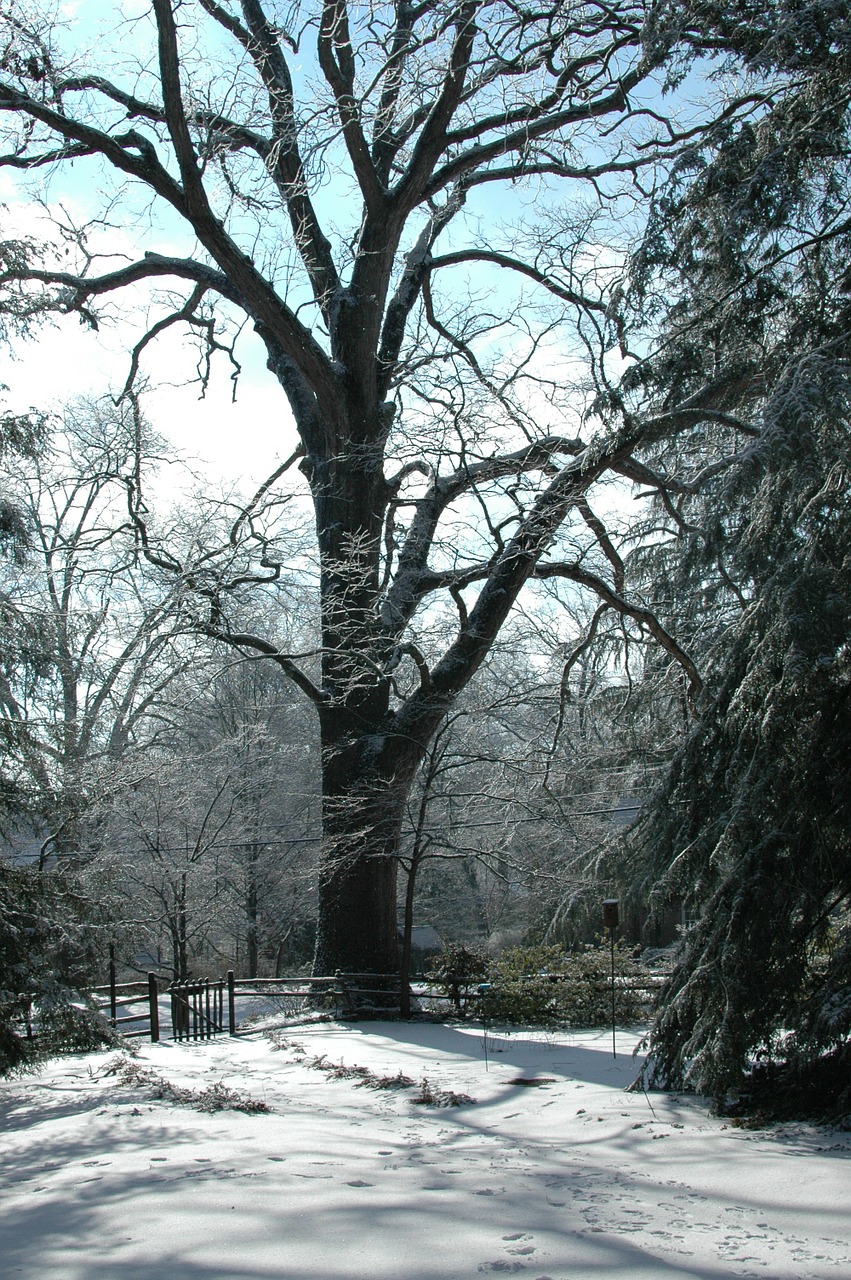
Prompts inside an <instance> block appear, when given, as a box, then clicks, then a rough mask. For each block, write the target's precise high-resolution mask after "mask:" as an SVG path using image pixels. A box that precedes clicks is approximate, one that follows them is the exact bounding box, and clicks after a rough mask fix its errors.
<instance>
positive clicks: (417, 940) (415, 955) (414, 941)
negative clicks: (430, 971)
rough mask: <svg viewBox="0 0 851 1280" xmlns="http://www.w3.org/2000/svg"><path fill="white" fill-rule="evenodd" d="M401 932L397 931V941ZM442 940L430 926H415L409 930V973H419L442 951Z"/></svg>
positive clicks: (400, 930)
mask: <svg viewBox="0 0 851 1280" xmlns="http://www.w3.org/2000/svg"><path fill="white" fill-rule="evenodd" d="M402 936H403V930H402V929H401V928H400V929H399V941H400V942H401V941H402ZM443 945H444V944H443V938H441V936H440V934H439V933H438V932H437V930H436V929H435V928H434V926H433V925H430V924H415V925H413V927H412V928H411V972H412V973H421V972H422V971H423V970H424V969H425V967H426V966H427V964H428V962H429V961H430V960H431V959H433V957H434V956H436V955H439V954H440V952H441V951H442V950H443Z"/></svg>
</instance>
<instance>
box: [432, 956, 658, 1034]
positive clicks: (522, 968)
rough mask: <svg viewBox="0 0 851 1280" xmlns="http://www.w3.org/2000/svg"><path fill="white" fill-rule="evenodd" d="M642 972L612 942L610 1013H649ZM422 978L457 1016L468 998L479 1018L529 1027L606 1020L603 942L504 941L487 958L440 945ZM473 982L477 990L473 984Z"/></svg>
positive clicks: (607, 969)
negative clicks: (506, 944) (574, 947)
mask: <svg viewBox="0 0 851 1280" xmlns="http://www.w3.org/2000/svg"><path fill="white" fill-rule="evenodd" d="M646 976H647V975H646V974H645V972H644V970H643V969H642V967H641V965H640V964H639V963H638V961H637V960H635V959H634V957H633V956H632V954H631V951H630V949H629V948H628V947H626V946H623V945H619V946H616V947H615V1018H616V1021H617V1022H619V1023H621V1024H625V1023H631V1022H638V1021H640V1020H641V1019H643V1018H644V1017H646V1016H647V1014H648V1012H649V1008H648V998H647V993H646V991H642V990H635V989H634V988H635V987H638V986H639V984H640V983H641V982H642V980H643V979H645V978H646ZM428 977H429V979H430V980H431V981H432V982H434V984H435V985H436V986H438V987H439V988H440V989H441V990H443V991H444V992H445V993H446V994H447V995H448V996H449V997H450V999H451V1000H452V1003H453V1005H454V1007H455V1009H456V1011H457V1012H458V1013H459V1014H460V1013H463V1012H465V1010H466V1009H467V1008H468V1007H469V1006H470V1005H471V1004H473V1002H474V1004H473V1007H474V1010H475V1016H476V1017H477V1018H481V1019H482V1021H484V1022H489V1023H498V1024H508V1025H510V1024H515V1025H523V1026H536V1027H557V1026H574V1027H602V1026H607V1025H608V1024H609V1023H610V1022H611V1018H612V996H611V953H610V950H609V946H608V944H605V945H604V944H597V945H589V946H586V947H584V948H582V950H580V951H576V952H573V953H570V954H565V953H564V952H562V951H561V949H560V948H559V947H545V946H533V947H511V948H509V949H508V950H507V951H503V952H501V953H500V954H499V955H498V956H495V957H493V958H490V959H489V958H487V957H485V956H483V955H481V954H480V953H477V952H474V951H470V950H468V949H467V948H466V947H463V946H460V945H454V946H451V947H448V948H447V949H446V951H444V953H443V955H442V956H440V957H439V958H438V961H437V963H436V964H435V965H434V968H433V970H432V972H431V973H430V974H429V975H428ZM480 986H481V990H479V988H480Z"/></svg>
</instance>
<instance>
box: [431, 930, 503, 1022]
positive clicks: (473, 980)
mask: <svg viewBox="0 0 851 1280" xmlns="http://www.w3.org/2000/svg"><path fill="white" fill-rule="evenodd" d="M489 963H490V962H489V960H488V957H487V956H486V955H485V954H484V952H482V951H476V950H474V949H473V948H471V947H465V946H464V944H463V943H461V942H450V943H449V944H448V945H447V946H445V947H444V948H443V950H442V951H441V953H440V955H438V956H435V957H434V959H433V960H432V962H431V968H430V969H429V971H428V972H427V973H426V975H425V976H426V981H427V982H430V983H432V984H433V986H435V987H437V989H438V990H439V991H442V992H443V994H444V995H447V996H449V999H450V1000H451V1001H452V1006H453V1008H454V1009H455V1012H456V1013H458V1014H462V1013H463V1012H464V1011H465V1009H466V1008H467V1003H468V1001H469V999H470V994H471V992H472V991H473V990H475V989H476V988H477V987H478V985H479V983H481V982H484V981H485V980H486V976H487V973H488V965H489Z"/></svg>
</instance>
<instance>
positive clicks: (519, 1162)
mask: <svg viewBox="0 0 851 1280" xmlns="http://www.w3.org/2000/svg"><path fill="white" fill-rule="evenodd" d="M280 1034H282V1035H283V1037H284V1038H285V1040H286V1044H285V1045H284V1047H282V1048H275V1047H274V1046H273V1043H272V1041H271V1040H270V1038H269V1037H268V1035H266V1034H264V1033H263V1032H262V1031H260V1030H255V1031H252V1032H251V1033H250V1034H248V1035H240V1036H239V1037H237V1038H235V1039H230V1038H228V1037H223V1038H220V1039H218V1040H216V1041H214V1042H212V1043H206V1044H203V1045H183V1046H177V1045H174V1044H172V1043H170V1042H166V1043H163V1044H159V1045H150V1044H144V1045H141V1046H140V1047H139V1058H138V1062H139V1063H140V1064H141V1066H142V1067H143V1068H145V1069H152V1070H154V1071H155V1072H156V1073H158V1074H159V1075H160V1076H163V1077H165V1078H166V1079H167V1080H169V1081H170V1082H172V1083H173V1084H175V1085H179V1086H186V1087H189V1088H192V1089H194V1090H203V1089H206V1088H209V1087H210V1086H211V1085H213V1084H215V1083H217V1082H221V1083H223V1084H224V1085H225V1086H227V1087H229V1088H231V1089H237V1090H239V1091H241V1092H244V1093H249V1094H250V1095H251V1096H252V1097H254V1098H256V1099H261V1100H263V1101H265V1102H266V1103H267V1104H268V1105H269V1106H270V1107H271V1108H273V1109H272V1110H271V1111H270V1112H268V1113H263V1114H245V1113H242V1112H238V1111H218V1112H214V1113H208V1112H202V1111H197V1110H194V1109H192V1108H191V1107H187V1106H178V1105H175V1104H174V1103H173V1102H168V1101H158V1100H155V1099H153V1098H152V1096H151V1094H150V1090H149V1089H146V1088H145V1087H144V1086H134V1085H132V1084H130V1083H127V1082H126V1080H125V1081H122V1079H121V1078H120V1076H116V1075H115V1074H110V1073H109V1072H108V1071H107V1070H106V1068H107V1067H108V1065H109V1064H110V1063H114V1062H115V1058H116V1055H115V1054H114V1053H104V1054H91V1055H87V1056H85V1057H76V1058H71V1059H63V1060H57V1061H54V1062H51V1063H49V1064H47V1065H46V1066H45V1067H44V1068H43V1069H42V1070H41V1071H40V1072H39V1074H38V1075H30V1076H23V1077H19V1078H17V1079H12V1080H7V1081H4V1082H2V1084H0V1126H2V1138H1V1139H0V1144H2V1154H1V1155H0V1276H2V1277H3V1280H7V1278H11V1277H28V1278H30V1280H271V1278H273V1277H274V1278H275V1280H337V1278H338V1277H339V1278H340V1280H348V1278H349V1277H357V1278H358V1280H385V1278H386V1280H391V1278H392V1280H468V1278H469V1280H473V1277H476V1278H477V1280H478V1278H479V1277H481V1276H486V1277H487V1276H489V1275H490V1276H498V1275H512V1274H515V1275H517V1276H519V1277H526V1280H651V1278H652V1280H686V1278H688V1280H710V1278H711V1280H716V1278H717V1277H721V1276H761V1277H766V1278H768V1280H787V1278H791V1277H799V1278H800V1280H822V1277H833V1278H835V1280H839V1278H842V1280H848V1278H849V1277H851V1196H850V1195H849V1193H851V1176H849V1175H851V1135H849V1134H846V1133H841V1132H838V1131H826V1130H823V1129H816V1128H810V1127H807V1126H804V1125H794V1126H791V1125H786V1126H782V1127H779V1128H777V1129H773V1130H768V1131H761V1132H758V1131H751V1130H746V1129H739V1128H735V1127H733V1126H731V1125H729V1124H728V1123H726V1122H724V1121H723V1120H720V1119H717V1118H714V1117H711V1116H709V1115H708V1113H707V1108H706V1106H705V1105H704V1104H703V1103H702V1102H701V1101H700V1100H698V1099H694V1098H686V1097H673V1096H666V1095H660V1094H651V1095H649V1096H646V1095H644V1094H642V1093H641V1092H638V1093H627V1092H626V1091H625V1090H626V1086H627V1085H628V1084H629V1083H630V1082H631V1081H632V1079H633V1078H634V1076H635V1073H636V1063H635V1061H634V1060H633V1058H632V1057H631V1050H632V1048H633V1047H634V1045H635V1043H636V1040H637V1038H638V1037H637V1036H636V1035H627V1034H625V1033H619V1036H618V1056H617V1058H616V1059H614V1058H613V1056H612V1047H611V1035H610V1033H606V1032H585V1033H571V1034H559V1035H550V1034H544V1033H535V1032H523V1033H520V1032H514V1033H512V1034H510V1035H509V1034H502V1033H494V1032H490V1033H489V1034H488V1036H487V1039H485V1036H484V1033H483V1032H482V1030H481V1029H480V1028H473V1027H460V1026H437V1025H426V1024H406V1023H398V1022H386V1023H361V1024H354V1025H341V1024H336V1023H332V1024H307V1025H304V1026H301V1027H296V1028H288V1029H287V1030H286V1031H284V1032H283V1033H280ZM485 1049H487V1054H485ZM323 1054H324V1055H326V1056H327V1060H328V1062H329V1063H340V1062H343V1063H345V1064H346V1065H348V1066H352V1065H358V1066H362V1067H366V1068H370V1069H371V1070H372V1072H373V1073H374V1074H375V1075H376V1076H393V1075H396V1074H397V1073H399V1072H402V1073H403V1074H404V1075H406V1076H409V1077H411V1078H412V1079H413V1080H415V1081H416V1082H417V1084H418V1085H419V1083H420V1082H421V1080H422V1078H423V1077H424V1076H425V1077H427V1079H428V1081H429V1084H430V1086H431V1089H432V1091H450V1090H451V1091H454V1092H456V1093H464V1094H468V1095H470V1096H471V1097H472V1098H474V1099H475V1102H468V1103H465V1104H463V1105H461V1106H457V1107H445V1108H433V1107H426V1106H423V1105H418V1104H417V1103H416V1102H414V1101H413V1099H414V1098H415V1097H416V1096H417V1093H418V1091H419V1090H418V1089H415V1088H410V1087H409V1088H407V1089H395V1090H373V1089H370V1088H365V1087H358V1078H357V1077H353V1078H330V1079H329V1078H328V1076H327V1072H325V1071H323V1070H322V1069H320V1068H318V1067H317V1066H316V1065H315V1059H316V1058H317V1057H320V1056H321V1055H323ZM518 1080H523V1081H527V1082H528V1081H529V1080H538V1081H540V1083H539V1084H538V1085H536V1086H533V1085H530V1084H528V1083H525V1084H523V1083H517V1081H518Z"/></svg>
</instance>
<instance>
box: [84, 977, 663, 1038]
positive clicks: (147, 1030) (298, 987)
mask: <svg viewBox="0 0 851 1280" xmlns="http://www.w3.org/2000/svg"><path fill="white" fill-rule="evenodd" d="M663 981H664V978H663V977H662V976H661V975H656V974H653V975H650V974H648V975H647V977H646V978H642V979H626V980H623V979H621V980H620V981H617V982H616V987H617V989H618V990H621V991H643V992H645V993H647V995H648V997H650V996H652V993H653V992H655V991H656V990H658V988H659V986H660V985H661V983H662V982H663ZM601 985H605V986H606V987H607V988H608V982H605V983H601ZM161 992H162V994H163V995H165V996H167V997H168V999H169V1004H170V1012H171V1035H172V1039H174V1040H178V1041H181V1040H209V1039H211V1038H212V1037H213V1036H216V1035H223V1034H224V1033H225V1032H226V1033H227V1034H228V1035H232V1036H233V1035H236V1033H237V1020H236V1001H237V998H238V997H246V996H256V997H261V996H262V997H278V998H279V999H280V1000H281V1001H282V1002H286V1003H287V1004H288V1005H290V1006H291V1011H292V1012H293V1013H296V1012H298V1011H299V1010H300V1009H301V1008H303V1007H304V1006H305V1005H307V1004H308V1003H309V1004H310V1005H312V1006H313V1007H316V1005H317V1004H318V1003H321V1004H322V1005H324V1006H325V1007H326V1008H327V1009H328V1011H329V1013H332V1014H333V1015H334V1016H335V1017H344V1018H345V1017H353V1016H364V1015H366V1016H369V1014H370V1013H373V1014H375V1013H377V1014H381V1013H383V1014H385V1015H387V1014H391V1013H398V1011H399V1007H400V998H401V988H400V983H399V979H398V978H394V977H392V976H388V975H387V974H376V973H336V974H335V975H334V976H333V977H304V976H298V977H282V978H237V977H236V976H235V975H234V973H233V970H229V971H228V973H227V975H226V977H224V978H217V979H214V980H212V981H211V980H210V979H209V978H204V979H200V980H199V979H195V980H193V981H191V982H171V983H169V982H168V979H166V978H163V977H162V976H160V975H158V974H155V973H149V974H148V978H147V981H145V982H122V983H116V982H114V981H112V982H110V983H109V984H108V985H106V986H101V987H93V988H92V989H91V992H90V995H91V996H92V997H94V1000H95V1003H96V1005H97V1007H98V1008H100V1009H101V1010H102V1011H103V1012H104V1013H106V1012H107V1010H108V1016H109V1019H110V1021H111V1022H112V1024H113V1026H115V1027H116V1028H117V1029H118V1030H120V1031H121V1033H122V1035H124V1036H129V1037H142V1036H150V1039H151V1041H152V1043H156V1042H157V1041H158V1040H159V1039H160V1006H159V999H160V994H161ZM413 994H414V995H415V997H416V998H418V999H424V1000H427V1001H429V1003H432V1002H446V1003H447V1004H449V1005H450V1006H452V1007H453V1009H454V1010H455V1011H458V1009H459V1003H460V1006H461V1007H463V1008H464V1009H470V1010H472V1009H473V1008H474V1007H475V1003H476V1000H477V999H478V997H479V995H480V992H479V990H478V987H477V986H475V985H472V984H471V985H470V986H469V988H468V987H467V984H462V985H461V989H459V991H458V992H455V993H454V994H453V993H450V992H448V991H445V990H444V991H439V990H436V989H435V988H434V987H432V986H430V985H429V984H418V985H417V986H416V988H415V990H414V992H413ZM459 997H460V1002H459ZM143 1002H144V1003H145V1004H146V1006H147V1007H146V1008H145V1009H144V1011H143V1012H122V1013H120V1012H119V1009H126V1008H127V1007H128V1006H132V1005H136V1006H138V1005H140V1004H142V1003H143ZM134 1023H135V1024H136V1026H135V1028H134V1027H133V1024H134ZM140 1023H141V1024H143V1025H142V1026H139V1024H140Z"/></svg>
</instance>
